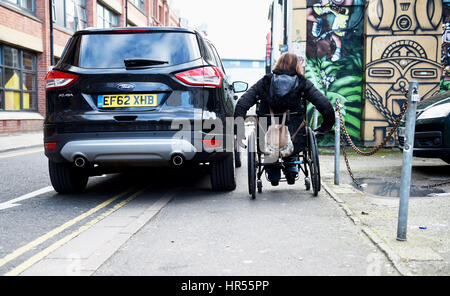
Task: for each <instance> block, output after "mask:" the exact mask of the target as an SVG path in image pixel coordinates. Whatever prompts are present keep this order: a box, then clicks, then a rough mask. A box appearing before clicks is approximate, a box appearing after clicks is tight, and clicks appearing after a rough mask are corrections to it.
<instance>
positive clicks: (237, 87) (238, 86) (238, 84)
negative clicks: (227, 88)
mask: <svg viewBox="0 0 450 296" xmlns="http://www.w3.org/2000/svg"><path fill="white" fill-rule="evenodd" d="M247 88H248V83H247V82H243V81H235V82H233V90H234V92H235V93H240V92H244V91H246V90H247Z"/></svg>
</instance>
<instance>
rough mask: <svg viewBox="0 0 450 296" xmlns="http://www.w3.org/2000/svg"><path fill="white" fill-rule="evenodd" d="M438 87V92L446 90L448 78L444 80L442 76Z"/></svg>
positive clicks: (448, 85) (447, 88)
mask: <svg viewBox="0 0 450 296" xmlns="http://www.w3.org/2000/svg"><path fill="white" fill-rule="evenodd" d="M440 88H441V90H440V92H446V91H448V90H450V80H444V78H442V79H441V83H440Z"/></svg>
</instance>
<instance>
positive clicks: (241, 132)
mask: <svg viewBox="0 0 450 296" xmlns="http://www.w3.org/2000/svg"><path fill="white" fill-rule="evenodd" d="M234 134H235V135H236V143H237V144H238V145H239V146H241V147H242V148H244V149H246V148H247V145H245V140H246V138H245V125H244V124H243V125H242V126H238V125H237V124H235V125H234Z"/></svg>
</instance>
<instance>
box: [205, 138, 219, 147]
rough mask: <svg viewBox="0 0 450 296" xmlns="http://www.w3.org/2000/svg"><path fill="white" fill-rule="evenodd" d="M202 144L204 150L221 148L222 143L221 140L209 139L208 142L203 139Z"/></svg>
mask: <svg viewBox="0 0 450 296" xmlns="http://www.w3.org/2000/svg"><path fill="white" fill-rule="evenodd" d="M202 142H203V145H205V147H206V148H220V147H222V143H223V141H222V140H216V139H210V140H206V139H203V140H202Z"/></svg>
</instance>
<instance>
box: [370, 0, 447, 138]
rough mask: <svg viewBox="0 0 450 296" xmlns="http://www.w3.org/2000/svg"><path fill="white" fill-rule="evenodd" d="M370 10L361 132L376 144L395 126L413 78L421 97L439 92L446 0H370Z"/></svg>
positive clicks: (425, 97) (427, 96)
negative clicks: (442, 30)
mask: <svg viewBox="0 0 450 296" xmlns="http://www.w3.org/2000/svg"><path fill="white" fill-rule="evenodd" d="M366 14H367V17H366V20H367V23H366V40H365V53H366V54H365V56H366V61H365V66H366V67H365V68H366V70H365V81H366V89H365V99H366V100H365V105H364V112H363V114H364V119H363V125H362V132H363V139H364V144H365V145H368V146H373V145H375V144H378V143H380V142H381V141H382V140H383V139H384V137H385V136H386V134H387V133H388V132H389V130H390V129H391V128H392V126H393V123H394V121H395V119H396V118H397V116H398V114H399V113H400V109H401V107H402V105H403V103H404V101H405V96H404V92H405V90H407V89H408V83H409V81H413V80H414V81H417V82H419V93H420V96H421V97H422V99H427V98H429V97H430V96H432V95H434V94H436V93H437V92H439V89H440V76H441V75H440V72H441V65H440V51H441V41H440V39H441V34H442V32H441V27H442V25H441V24H442V0H409V1H406V0H369V1H368V5H367V11H366ZM388 144H390V145H394V144H395V140H392V139H391V141H390V142H389V143H388Z"/></svg>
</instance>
